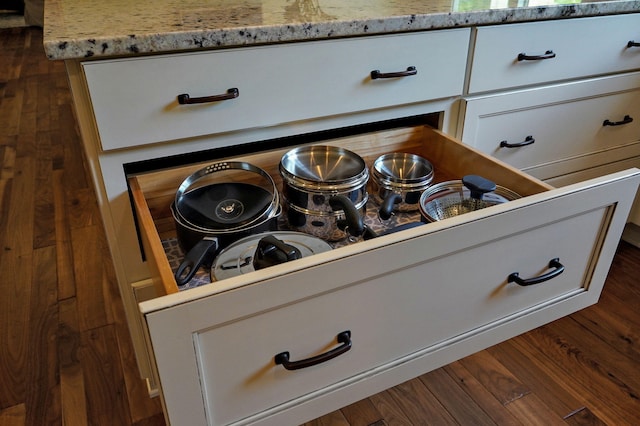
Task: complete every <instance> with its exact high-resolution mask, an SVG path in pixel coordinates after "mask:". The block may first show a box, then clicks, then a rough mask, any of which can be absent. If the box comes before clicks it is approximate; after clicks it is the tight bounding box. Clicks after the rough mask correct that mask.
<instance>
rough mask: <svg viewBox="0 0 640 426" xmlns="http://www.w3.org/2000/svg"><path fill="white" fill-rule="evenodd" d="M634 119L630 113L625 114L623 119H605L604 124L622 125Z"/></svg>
mask: <svg viewBox="0 0 640 426" xmlns="http://www.w3.org/2000/svg"><path fill="white" fill-rule="evenodd" d="M632 121H633V118H632V117H631V116H630V115H625V116H624V118H623V119H622V120H621V121H610V120H604V121H603V122H602V125H603V126H622V125H623V124H629V123H631V122H632Z"/></svg>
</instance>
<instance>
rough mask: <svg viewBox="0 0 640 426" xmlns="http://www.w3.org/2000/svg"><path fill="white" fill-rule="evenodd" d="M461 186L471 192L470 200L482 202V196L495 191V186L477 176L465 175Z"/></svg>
mask: <svg viewBox="0 0 640 426" xmlns="http://www.w3.org/2000/svg"><path fill="white" fill-rule="evenodd" d="M462 184H463V185H464V186H465V187H466V188H468V189H469V191H470V192H471V198H474V199H476V200H482V197H484V194H486V193H488V192H493V191H495V190H496V184H495V183H494V182H492V181H490V180H489V179H485V178H483V177H482V176H478V175H467V176H464V177H463V178H462Z"/></svg>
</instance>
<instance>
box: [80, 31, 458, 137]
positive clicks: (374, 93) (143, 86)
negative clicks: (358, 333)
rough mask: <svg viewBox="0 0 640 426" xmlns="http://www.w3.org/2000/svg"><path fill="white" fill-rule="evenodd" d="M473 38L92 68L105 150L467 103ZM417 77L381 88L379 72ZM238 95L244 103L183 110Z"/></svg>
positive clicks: (269, 49)
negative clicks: (450, 100) (442, 102)
mask: <svg viewBox="0 0 640 426" xmlns="http://www.w3.org/2000/svg"><path fill="white" fill-rule="evenodd" d="M469 34H470V30H469V29H457V30H446V31H433V32H422V33H415V34H405V35H391V36H384V37H368V38H362V39H348V40H347V39H343V40H331V41H318V42H309V43H296V44H289V45H277V46H264V47H251V48H242V49H232V50H222V51H212V52H200V53H189V54H174V55H162V56H153V57H140V58H127V59H116V60H101V61H89V62H84V63H83V68H84V74H85V76H86V79H87V85H88V90H89V94H90V96H91V103H92V105H93V112H94V115H95V120H96V123H97V128H98V133H99V136H100V142H101V145H102V149H103V150H113V149H120V148H126V147H131V146H137V145H144V144H152V143H158V142H163V141H169V140H176V139H184V138H190V137H196V136H202V135H209V134H220V133H224V132H230V131H234V130H238V129H250V128H263V127H268V126H274V125H277V124H282V123H289V122H293V121H299V120H307V119H313V118H318V117H324V116H333V115H337V114H345V113H352V112H357V111H368V110H374V109H379V108H386V107H390V106H395V105H403V104H409V103H414V102H423V101H424V100H429V99H439V98H445V97H451V96H459V95H460V94H461V93H462V87H463V83H464V73H465V67H466V60H467V59H466V58H467V51H468V44H469ZM409 67H415V71H416V74H415V75H410V76H405V77H395V78H381V79H372V77H371V72H372V71H374V70H379V71H380V72H381V73H385V74H387V73H394V72H401V71H406V70H407V69H408V68H409ZM230 89H238V94H239V95H238V97H236V98H233V99H227V100H222V101H218V102H207V103H201V104H196V105H181V104H179V102H178V98H177V97H178V95H181V94H188V95H189V96H190V98H192V99H194V98H201V97H208V96H213V95H223V94H226V93H227V91H228V90H230Z"/></svg>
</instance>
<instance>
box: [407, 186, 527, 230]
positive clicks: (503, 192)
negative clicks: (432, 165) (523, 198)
mask: <svg viewBox="0 0 640 426" xmlns="http://www.w3.org/2000/svg"><path fill="white" fill-rule="evenodd" d="M518 198H520V195H519V194H517V193H516V192H513V191H511V190H510V189H508V188H505V187H502V186H498V185H496V184H495V183H494V182H492V181H490V180H488V179H485V178H483V177H481V176H477V175H468V176H465V177H463V178H462V180H452V181H447V182H441V183H438V184H435V185H433V186H431V187H430V188H428V189H427V190H425V191H424V192H423V193H422V195H421V197H420V203H419V208H420V213H421V214H422V216H423V217H424V218H425V219H426V220H427V221H430V222H435V221H438V220H443V219H447V218H450V217H454V216H458V215H461V214H464V213H468V212H472V211H476V210H480V209H483V208H486V207H490V206H494V205H496V204H502V203H505V202H507V201H511V200H515V199H518Z"/></svg>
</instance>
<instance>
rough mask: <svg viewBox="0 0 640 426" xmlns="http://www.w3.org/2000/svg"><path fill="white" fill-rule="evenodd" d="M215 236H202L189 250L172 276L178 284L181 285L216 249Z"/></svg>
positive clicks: (191, 276)
mask: <svg viewBox="0 0 640 426" xmlns="http://www.w3.org/2000/svg"><path fill="white" fill-rule="evenodd" d="M218 245H219V244H218V238H217V237H204V238H203V239H201V240H200V241H198V243H196V245H195V246H193V247H192V248H191V250H189V252H188V253H187V254H186V256H185V257H184V260H183V261H182V263H180V266H178V269H177V270H176V272H175V274H174V277H175V279H176V283H177V284H178V286H183V285H185V284H186V283H188V282H189V281H191V279H192V278H193V276H194V275H195V274H196V272H197V271H198V269H199V268H200V266H202V265H203V264H204V262H205V260H206V259H207V258H209V257H210V256H211V253H215V252H217V251H218Z"/></svg>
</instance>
